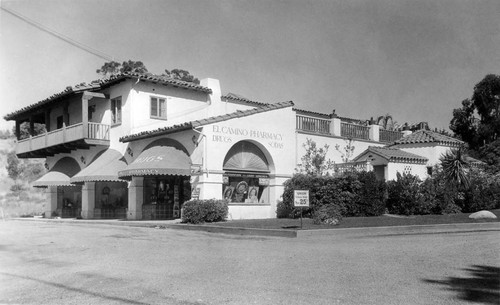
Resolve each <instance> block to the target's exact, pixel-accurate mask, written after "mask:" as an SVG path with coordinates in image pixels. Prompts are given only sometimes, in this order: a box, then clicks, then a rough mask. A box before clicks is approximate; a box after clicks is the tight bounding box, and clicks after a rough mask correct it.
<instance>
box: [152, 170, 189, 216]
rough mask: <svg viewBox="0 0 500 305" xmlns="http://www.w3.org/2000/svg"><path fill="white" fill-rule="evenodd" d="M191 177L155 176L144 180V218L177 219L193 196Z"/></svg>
mask: <svg viewBox="0 0 500 305" xmlns="http://www.w3.org/2000/svg"><path fill="white" fill-rule="evenodd" d="M189 180H190V177H189V176H170V175H166V176H155V177H147V178H145V179H144V201H143V202H144V204H143V205H142V217H143V219H147V220H160V219H177V218H180V214H181V213H180V211H181V208H182V205H183V204H184V202H186V201H188V200H189V199H190V196H191V184H190V182H189Z"/></svg>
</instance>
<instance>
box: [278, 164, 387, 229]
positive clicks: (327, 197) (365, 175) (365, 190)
mask: <svg viewBox="0 0 500 305" xmlns="http://www.w3.org/2000/svg"><path fill="white" fill-rule="evenodd" d="M294 190H309V201H310V208H309V209H306V210H304V211H303V213H304V215H305V216H306V217H311V218H313V219H314V220H315V221H317V222H321V223H324V219H327V218H335V217H336V218H338V219H340V218H341V217H343V216H377V215H382V214H383V213H384V211H385V196H386V187H385V183H384V182H383V181H378V180H377V179H376V176H375V174H374V173H373V172H348V173H344V174H342V175H340V176H315V175H304V174H296V175H294V176H293V177H292V178H291V179H289V180H287V181H286V182H285V191H284V193H283V201H282V202H280V203H278V206H277V211H276V212H277V217H278V218H295V217H298V216H299V215H300V209H295V208H294V207H293V191H294ZM328 215H331V217H329V216H328Z"/></svg>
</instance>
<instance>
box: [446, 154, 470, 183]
mask: <svg viewBox="0 0 500 305" xmlns="http://www.w3.org/2000/svg"><path fill="white" fill-rule="evenodd" d="M439 160H440V161H441V166H442V167H443V172H444V176H445V179H446V182H447V183H450V184H454V185H456V186H457V187H458V188H460V187H463V188H468V187H469V177H468V176H467V173H468V171H469V163H468V162H467V161H466V160H465V148H464V147H463V146H462V147H459V148H454V149H451V150H449V151H447V152H446V153H445V154H443V155H441V157H440V158H439Z"/></svg>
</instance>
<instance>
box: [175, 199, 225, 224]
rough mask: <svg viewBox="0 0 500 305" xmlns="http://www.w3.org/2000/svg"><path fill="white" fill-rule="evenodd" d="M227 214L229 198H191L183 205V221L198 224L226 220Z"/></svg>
mask: <svg viewBox="0 0 500 305" xmlns="http://www.w3.org/2000/svg"><path fill="white" fill-rule="evenodd" d="M227 214H228V205H227V200H219V199H208V200H190V201H187V202H185V203H184V205H183V207H182V222H183V223H193V224H196V223H203V222H218V221H225V220H226V218H227Z"/></svg>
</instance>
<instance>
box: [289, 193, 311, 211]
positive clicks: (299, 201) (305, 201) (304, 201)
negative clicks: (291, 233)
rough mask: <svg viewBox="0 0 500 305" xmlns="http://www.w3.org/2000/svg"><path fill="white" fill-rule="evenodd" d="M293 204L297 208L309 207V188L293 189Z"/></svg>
mask: <svg viewBox="0 0 500 305" xmlns="http://www.w3.org/2000/svg"><path fill="white" fill-rule="evenodd" d="M293 206H294V207H296V208H308V207H309V190H294V191H293Z"/></svg>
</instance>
